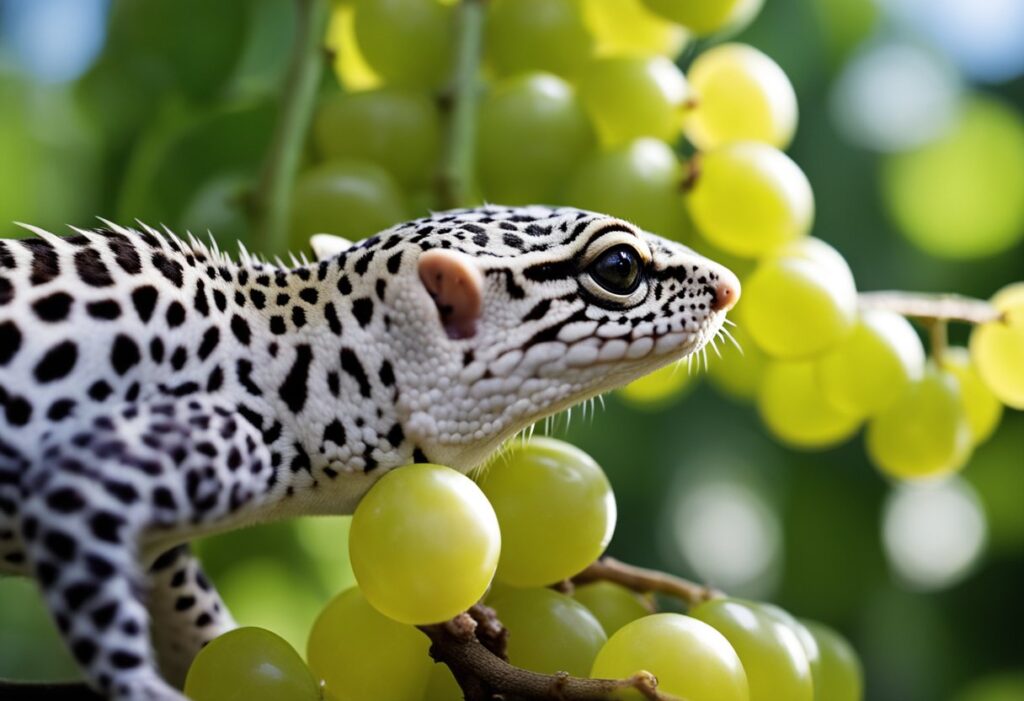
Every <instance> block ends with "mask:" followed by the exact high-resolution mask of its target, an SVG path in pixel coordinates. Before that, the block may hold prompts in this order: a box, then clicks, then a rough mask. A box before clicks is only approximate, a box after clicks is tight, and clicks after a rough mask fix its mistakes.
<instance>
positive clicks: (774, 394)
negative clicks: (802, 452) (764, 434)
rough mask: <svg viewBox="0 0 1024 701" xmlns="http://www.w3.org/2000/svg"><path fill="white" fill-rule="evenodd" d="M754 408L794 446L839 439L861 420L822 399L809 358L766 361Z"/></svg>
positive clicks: (817, 445) (814, 445) (823, 444)
mask: <svg viewBox="0 0 1024 701" xmlns="http://www.w3.org/2000/svg"><path fill="white" fill-rule="evenodd" d="M757 409H758V412H759V413H760V414H761V419H762V420H763V421H764V423H765V425H766V426H767V427H768V429H769V430H770V431H771V432H772V433H773V434H775V436H776V437H778V438H779V439H781V440H782V441H783V442H785V443H788V444H789V445H792V446H794V447H797V448H824V447H826V446H830V445H835V444H837V443H841V442H842V441H844V440H846V439H847V438H849V437H850V436H852V435H853V434H854V433H855V432H856V431H857V429H858V428H859V426H860V423H861V420H860V418H859V417H857V416H851V415H850V414H845V413H843V412H841V411H839V410H838V409H836V408H835V407H834V406H832V404H830V403H829V401H828V400H827V399H825V395H824V394H822V392H821V385H820V383H819V382H818V376H817V372H816V371H815V366H814V363H813V361H810V360H791V361H775V362H769V363H768V364H767V366H766V367H765V369H764V373H763V375H762V377H761V384H760V386H759V388H758V393H757Z"/></svg>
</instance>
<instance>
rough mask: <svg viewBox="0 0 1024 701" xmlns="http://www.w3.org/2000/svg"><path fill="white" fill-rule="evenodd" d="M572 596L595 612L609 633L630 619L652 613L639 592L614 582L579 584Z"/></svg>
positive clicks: (633, 619) (595, 615)
mask: <svg viewBox="0 0 1024 701" xmlns="http://www.w3.org/2000/svg"><path fill="white" fill-rule="evenodd" d="M572 598H574V599H576V601H578V602H580V603H581V604H583V605H584V606H586V607H587V609H588V610H589V611H590V612H591V613H592V614H594V618H596V619H597V620H598V622H600V624H601V627H602V628H604V632H605V633H606V634H607V635H611V634H612V633H614V632H615V631H617V630H618V629H619V628H621V627H622V626H624V625H626V624H627V623H629V622H630V621H635V620H636V619H638V618H643V617H644V616H647V615H648V614H650V610H649V609H648V608H647V607H646V606H644V603H643V601H641V600H640V596H639V595H638V594H636V593H635V592H632V591H630V590H629V589H626V588H625V587H623V586H620V585H618V584H615V583H613V582H593V583H592V584H584V585H582V586H578V587H576V591H574V592H573V594H572Z"/></svg>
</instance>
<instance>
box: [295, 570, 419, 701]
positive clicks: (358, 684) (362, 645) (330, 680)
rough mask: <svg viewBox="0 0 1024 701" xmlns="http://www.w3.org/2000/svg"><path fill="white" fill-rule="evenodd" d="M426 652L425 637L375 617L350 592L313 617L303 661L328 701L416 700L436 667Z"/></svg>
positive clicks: (360, 598)
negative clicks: (320, 683) (321, 687)
mask: <svg viewBox="0 0 1024 701" xmlns="http://www.w3.org/2000/svg"><path fill="white" fill-rule="evenodd" d="M429 648H430V640H429V639H428V638H427V636H425V635H424V634H423V633H421V632H420V631H418V630H416V629H415V628H413V627H412V626H409V625H405V624H404V623H398V622H397V621H393V620H391V619H390V618H388V617H387V616H385V615H383V614H382V613H380V612H378V611H377V610H376V609H375V608H373V607H372V606H370V604H369V603H368V602H367V601H366V598H365V597H364V596H363V594H362V592H360V591H359V588H358V587H352V588H350V589H347V590H345V591H343V592H342V593H341V594H338V595H337V596H336V597H334V598H333V599H332V600H331V601H330V603H328V604H327V606H325V607H324V610H323V611H322V612H321V613H320V616H319V617H317V619H316V623H314V624H313V628H312V630H311V631H310V633H309V642H308V643H307V646H306V658H307V659H308V660H309V666H310V667H311V668H312V670H313V672H314V674H316V676H317V678H319V679H322V680H323V681H324V689H325V691H326V695H327V697H328V699H330V700H331V701H365V700H366V699H388V700H389V701H420V699H421V697H422V696H423V688H424V686H425V685H426V684H427V679H428V677H429V676H430V672H431V668H432V667H433V666H434V664H433V660H431V659H430V655H429V654H428V652H427V651H428V649H429ZM282 701H284V700H283V697H282Z"/></svg>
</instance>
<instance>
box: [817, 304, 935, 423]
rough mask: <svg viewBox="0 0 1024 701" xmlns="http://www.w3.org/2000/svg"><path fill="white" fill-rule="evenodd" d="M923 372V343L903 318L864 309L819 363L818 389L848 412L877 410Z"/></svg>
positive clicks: (894, 314)
mask: <svg viewBox="0 0 1024 701" xmlns="http://www.w3.org/2000/svg"><path fill="white" fill-rule="evenodd" d="M923 374H924V346H923V345H921V339H920V338H919V337H918V335H917V333H916V332H915V331H914V327H913V326H911V325H910V322H908V321H907V320H906V319H905V318H903V317H902V316H900V315H899V314H896V313H894V312H890V311H886V310H881V309H868V310H865V311H864V312H862V313H861V315H860V318H859V319H858V320H857V323H856V325H855V326H854V327H853V332H852V333H851V334H850V335H849V336H848V337H847V338H846V340H844V341H842V342H841V343H839V344H838V345H836V346H835V347H834V348H833V349H832V350H831V351H829V352H828V353H826V354H825V355H824V356H822V357H821V359H820V360H819V361H818V379H819V380H820V381H821V391H822V393H823V394H824V395H825V398H826V399H828V401H829V402H831V403H832V404H833V405H834V406H835V407H836V408H837V409H839V410H840V411H842V412H844V413H846V414H849V415H851V416H861V417H867V416H871V415H873V414H877V413H878V412H879V411H881V410H882V409H884V408H885V407H886V406H887V405H889V404H891V403H892V402H894V401H895V400H896V398H897V397H898V396H899V395H900V394H901V393H902V392H903V390H904V389H905V388H906V387H907V385H908V384H910V382H912V381H914V380H919V379H921V376H922V375H923Z"/></svg>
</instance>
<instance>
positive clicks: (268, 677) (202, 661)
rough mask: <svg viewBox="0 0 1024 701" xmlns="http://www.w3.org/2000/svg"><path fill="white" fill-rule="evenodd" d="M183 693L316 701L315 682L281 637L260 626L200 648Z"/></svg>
mask: <svg viewBox="0 0 1024 701" xmlns="http://www.w3.org/2000/svg"><path fill="white" fill-rule="evenodd" d="M185 694H186V695H187V696H188V697H189V698H190V699H192V701H279V700H280V699H288V700H289V701H318V699H320V685H319V684H318V683H317V681H316V679H315V678H314V677H313V673H312V672H310V670H309V668H308V667H307V666H306V663H305V662H303V661H302V658H301V657H299V653H297V652H295V650H294V649H293V648H292V646H291V645H289V644H288V643H287V642H285V641H284V640H283V639H282V638H280V637H279V636H277V635H275V634H274V633H271V632H270V631H269V630H265V629H263V628H236V629H235V630H232V631H230V632H228V633H225V634H224V635H221V636H219V637H217V638H215V639H214V640H213V641H211V642H210V643H209V644H208V645H207V646H206V647H204V648H203V649H202V650H200V651H199V654H198V655H196V658H195V660H193V661H192V666H191V667H190V668H189V670H188V676H187V677H186V678H185Z"/></svg>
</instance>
